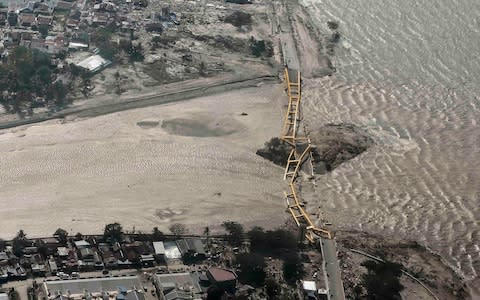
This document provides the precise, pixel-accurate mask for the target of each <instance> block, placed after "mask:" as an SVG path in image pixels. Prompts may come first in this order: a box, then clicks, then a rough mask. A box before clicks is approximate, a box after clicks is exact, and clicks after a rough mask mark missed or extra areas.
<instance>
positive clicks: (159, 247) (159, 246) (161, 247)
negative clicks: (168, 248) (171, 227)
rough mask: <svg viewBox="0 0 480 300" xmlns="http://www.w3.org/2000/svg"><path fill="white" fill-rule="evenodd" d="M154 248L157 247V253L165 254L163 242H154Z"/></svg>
mask: <svg viewBox="0 0 480 300" xmlns="http://www.w3.org/2000/svg"><path fill="white" fill-rule="evenodd" d="M153 248H154V249H155V254H165V246H164V245H163V242H153Z"/></svg>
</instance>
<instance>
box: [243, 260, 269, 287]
mask: <svg viewBox="0 0 480 300" xmlns="http://www.w3.org/2000/svg"><path fill="white" fill-rule="evenodd" d="M235 262H236V264H238V265H240V273H239V275H238V279H239V280H240V282H242V283H244V284H250V285H252V286H254V287H261V286H263V284H264V282H265V277H266V276H267V274H266V273H265V266H266V264H265V257H263V256H262V255H260V254H256V253H248V254H247V253H240V254H238V255H237V257H236V259H235Z"/></svg>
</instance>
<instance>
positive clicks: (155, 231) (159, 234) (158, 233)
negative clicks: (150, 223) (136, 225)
mask: <svg viewBox="0 0 480 300" xmlns="http://www.w3.org/2000/svg"><path fill="white" fill-rule="evenodd" d="M152 238H153V239H154V240H155V241H163V240H164V239H165V235H164V234H163V232H161V231H160V230H158V227H153V232H152Z"/></svg>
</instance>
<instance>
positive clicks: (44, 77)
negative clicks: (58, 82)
mask: <svg viewBox="0 0 480 300" xmlns="http://www.w3.org/2000/svg"><path fill="white" fill-rule="evenodd" d="M37 76H38V80H39V81H40V83H41V84H42V85H48V84H50V82H51V80H52V71H50V68H49V67H47V66H41V67H40V68H38V70H37Z"/></svg>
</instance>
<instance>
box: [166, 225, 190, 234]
mask: <svg viewBox="0 0 480 300" xmlns="http://www.w3.org/2000/svg"><path fill="white" fill-rule="evenodd" d="M168 229H169V230H170V232H171V233H172V234H174V235H175V236H177V237H178V236H181V235H184V234H186V233H187V228H186V227H185V225H183V224H180V223H174V224H172V225H171V226H170V227H169V228H168Z"/></svg>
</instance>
